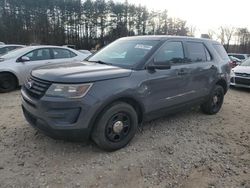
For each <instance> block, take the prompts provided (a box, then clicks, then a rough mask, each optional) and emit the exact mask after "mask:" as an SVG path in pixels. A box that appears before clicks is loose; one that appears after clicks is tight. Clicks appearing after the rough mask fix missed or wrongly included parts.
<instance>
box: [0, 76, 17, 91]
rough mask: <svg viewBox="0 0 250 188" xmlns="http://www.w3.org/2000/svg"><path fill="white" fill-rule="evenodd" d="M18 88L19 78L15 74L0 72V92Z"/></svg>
mask: <svg viewBox="0 0 250 188" xmlns="http://www.w3.org/2000/svg"><path fill="white" fill-rule="evenodd" d="M16 88H17V80H16V78H15V76H13V75H12V74H9V73H1V74H0V93H6V92H10V91H13V90H15V89H16Z"/></svg>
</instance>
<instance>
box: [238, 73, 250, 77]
mask: <svg viewBox="0 0 250 188" xmlns="http://www.w3.org/2000/svg"><path fill="white" fill-rule="evenodd" d="M235 75H236V76H240V77H250V74H247V73H237V72H236V73H235Z"/></svg>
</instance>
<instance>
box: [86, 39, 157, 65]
mask: <svg viewBox="0 0 250 188" xmlns="http://www.w3.org/2000/svg"><path fill="white" fill-rule="evenodd" d="M158 43H159V41H157V40H117V41H115V42H113V43H111V44H110V45H108V46H107V47H105V48H104V49H102V50H101V51H99V52H97V53H96V54H95V55H93V56H92V57H90V58H89V59H88V61H93V62H104V63H107V64H111V65H115V66H125V67H133V66H134V65H136V64H137V63H139V62H141V61H142V60H143V58H144V57H145V56H146V55H147V54H149V52H150V51H151V50H152V49H153V48H154V47H155V46H156V45H157V44H158Z"/></svg>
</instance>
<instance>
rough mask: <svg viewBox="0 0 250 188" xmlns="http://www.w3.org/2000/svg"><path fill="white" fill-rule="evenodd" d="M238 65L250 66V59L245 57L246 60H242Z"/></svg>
mask: <svg viewBox="0 0 250 188" xmlns="http://www.w3.org/2000/svg"><path fill="white" fill-rule="evenodd" d="M240 66H250V59H247V60H246V61H244V62H243V63H241V65H240Z"/></svg>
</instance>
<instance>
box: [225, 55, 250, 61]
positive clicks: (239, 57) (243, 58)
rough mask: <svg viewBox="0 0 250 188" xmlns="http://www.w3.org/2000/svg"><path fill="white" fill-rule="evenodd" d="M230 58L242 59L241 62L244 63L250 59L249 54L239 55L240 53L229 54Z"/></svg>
mask: <svg viewBox="0 0 250 188" xmlns="http://www.w3.org/2000/svg"><path fill="white" fill-rule="evenodd" d="M228 56H229V57H230V56H234V57H236V58H238V59H240V60H241V61H244V60H246V59H248V58H249V57H250V55H249V54H238V53H228Z"/></svg>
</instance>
